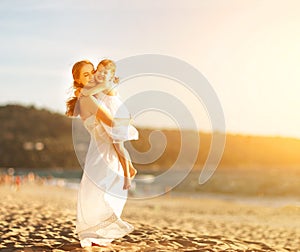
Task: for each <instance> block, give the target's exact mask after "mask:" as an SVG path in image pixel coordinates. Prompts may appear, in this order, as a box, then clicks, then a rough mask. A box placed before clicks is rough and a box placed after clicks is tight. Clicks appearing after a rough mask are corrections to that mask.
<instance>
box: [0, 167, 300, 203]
mask: <svg viewBox="0 0 300 252" xmlns="http://www.w3.org/2000/svg"><path fill="white" fill-rule="evenodd" d="M0 172H1V174H4V173H7V169H6V168H2V169H0ZM29 172H34V173H35V174H36V175H37V176H38V177H39V178H40V179H43V181H44V183H46V184H48V185H57V186H63V187H68V188H71V189H74V190H78V188H79V184H80V180H81V176H82V170H65V169H38V170H37V169H21V168H17V169H14V176H16V175H19V176H20V177H24V176H26V175H27V174H28V173H29ZM186 175H187V176H186ZM199 175H200V171H192V172H190V173H188V174H186V173H184V172H182V171H172V173H165V172H158V171H156V172H151V171H145V170H143V171H140V170H139V172H138V175H137V176H136V178H135V179H134V181H133V183H132V188H131V189H130V190H129V192H130V194H131V195H132V196H134V197H137V198H143V197H144V198H147V197H156V196H159V195H162V194H165V193H168V194H169V195H170V196H179V197H191V198H214V199H221V200H228V201H239V202H247V203H248V204H260V205H269V206H284V205H292V206H299V207H300V168H293V169H291V168H286V167H276V168H275V167H274V168H270V167H268V169H266V168H264V167H258V166H257V167H253V168H251V169H250V168H247V169H242V168H239V169H237V168H231V169H230V168H227V169H217V170H216V171H215V173H214V174H213V176H212V177H211V178H210V179H209V180H208V181H207V182H206V183H205V184H203V185H200V184H199V183H198V179H199Z"/></svg>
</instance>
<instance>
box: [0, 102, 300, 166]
mask: <svg viewBox="0 0 300 252" xmlns="http://www.w3.org/2000/svg"><path fill="white" fill-rule="evenodd" d="M0 121H1V123H0V167H20V168H21V167H22V168H54V167H63V168H68V169H74V168H79V167H80V164H81V165H82V162H84V154H85V152H86V150H87V147H88V140H89V139H88V138H87V136H88V134H87V132H86V131H85V129H78V131H77V132H76V134H77V135H76V136H78V137H77V138H76V139H75V145H74V144H73V140H74V139H73V138H72V119H70V118H67V117H66V116H64V115H62V114H59V113H54V112H51V111H49V110H46V109H37V108H35V107H34V106H27V107H25V106H21V105H6V106H1V107H0ZM78 121H80V120H78ZM138 130H139V135H140V138H139V140H137V141H132V142H131V144H132V146H133V147H134V148H136V150H138V151H139V152H147V151H149V150H150V149H151V148H152V151H154V152H155V150H159V149H160V148H161V147H162V143H163V139H162V138H160V137H152V138H151V137H150V138H149V136H150V135H151V132H153V129H145V128H139V129H138ZM155 130H157V129H155ZM161 132H162V133H163V134H164V135H165V139H166V143H167V145H166V148H165V149H164V151H163V153H162V154H161V155H159V156H158V158H157V159H156V160H154V161H153V162H151V163H148V164H137V166H138V167H140V168H143V167H145V168H157V169H165V168H168V167H170V166H171V165H172V164H174V163H175V162H176V160H177V158H178V156H179V153H180V151H181V154H180V156H181V157H182V158H181V159H180V160H179V164H180V165H186V164H188V163H189V162H191V160H190V153H192V152H193V150H194V148H196V146H197V144H198V141H199V140H200V149H199V153H198V155H197V160H196V163H195V166H196V167H197V166H199V167H201V166H202V165H203V163H204V162H205V160H206V158H207V155H208V152H209V148H210V142H211V138H212V135H211V134H208V133H202V132H193V131H185V132H184V136H185V141H187V142H185V145H184V146H185V147H184V148H181V145H182V141H181V132H179V131H178V130H166V129H164V130H161ZM215 134H218V133H217V132H215ZM81 136H82V139H80V137H81ZM197 137H198V138H197ZM149 139H150V140H153V141H150V140H149ZM76 141H78V142H76ZM80 141H81V142H80ZM186 143H189V144H186ZM127 145H130V144H129V143H127ZM74 146H75V150H76V148H77V150H76V153H77V156H78V157H79V160H78V158H77V156H76V154H75V150H74ZM80 146H81V147H82V148H81V147H80ZM299 153H300V139H294V138H284V137H264V136H248V135H236V134H227V135H226V147H225V151H224V154H223V158H222V161H221V163H220V165H224V166H244V165H246V166H247V165H253V164H254V165H257V164H259V165H295V164H300V155H299ZM135 158H136V157H135V154H134V153H133V159H135ZM177 161H178V160H177Z"/></svg>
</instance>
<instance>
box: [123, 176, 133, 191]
mask: <svg viewBox="0 0 300 252" xmlns="http://www.w3.org/2000/svg"><path fill="white" fill-rule="evenodd" d="M130 186H131V179H130V178H128V177H124V185H123V190H128V189H129V188H130Z"/></svg>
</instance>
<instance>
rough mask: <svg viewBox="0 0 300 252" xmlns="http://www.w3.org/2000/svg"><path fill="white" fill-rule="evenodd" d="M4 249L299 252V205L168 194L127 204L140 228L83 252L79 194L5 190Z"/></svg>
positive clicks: (30, 187)
mask: <svg viewBox="0 0 300 252" xmlns="http://www.w3.org/2000/svg"><path fill="white" fill-rule="evenodd" d="M0 192H1V205H0V216H1V217H0V218H1V219H0V234H1V235H0V237H1V240H0V250H1V251H300V207H297V206H291V205H285V206H280V207H274V206H273V207H267V206H261V205H260V206H259V205H255V204H253V203H252V204H246V203H237V202H235V201H229V200H216V199H209V198H204V199H193V198H188V197H185V198H184V197H180V198H179V197H174V196H170V195H164V196H161V197H157V198H153V199H147V200H132V199H130V200H128V201H127V203H126V205H125V208H124V211H123V215H122V219H124V220H126V221H128V222H129V223H131V224H133V225H134V227H135V230H134V231H133V232H132V233H130V234H129V235H127V236H125V237H123V238H121V239H117V240H115V241H113V242H112V244H111V245H110V246H109V247H107V248H103V247H91V248H86V249H82V248H81V247H80V243H79V240H78V239H77V236H76V234H75V233H74V229H75V221H76V201H77V191H76V190H73V189H69V188H65V187H58V186H45V185H36V184H25V185H22V186H21V188H20V190H18V191H16V190H15V188H14V187H11V186H8V185H1V186H0Z"/></svg>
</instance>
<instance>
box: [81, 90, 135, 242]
mask: <svg viewBox="0 0 300 252" xmlns="http://www.w3.org/2000/svg"><path fill="white" fill-rule="evenodd" d="M104 98H105V99H104ZM99 103H101V104H102V105H103V106H106V108H107V109H108V110H109V111H110V112H111V113H112V114H113V115H116V112H117V111H118V110H119V108H120V105H122V103H121V102H120V100H119V99H118V97H116V96H112V97H110V96H108V95H104V96H101V97H100V98H99ZM84 126H85V128H86V129H87V130H88V132H89V133H90V135H91V140H90V145H89V149H88V152H87V155H86V159H85V164H84V171H83V175H82V179H81V183H80V187H79V191H78V200H77V220H76V230H75V232H76V233H77V234H78V237H79V240H80V244H81V246H82V247H87V246H91V243H92V242H94V243H97V244H99V245H107V244H109V243H110V242H112V241H113V240H114V239H116V238H121V237H123V236H125V235H126V234H129V233H130V232H132V231H133V230H134V227H133V225H132V224H130V223H128V222H126V221H124V220H122V219H121V214H122V211H123V208H124V205H125V203H126V200H127V194H128V190H123V184H124V173H123V169H122V166H121V163H120V162H119V159H118V156H117V153H116V151H115V149H114V147H113V144H112V143H113V142H120V141H126V140H133V139H138V132H137V130H136V129H135V128H134V127H133V126H131V125H127V127H125V126H117V127H116V128H115V129H112V128H109V127H107V126H106V125H103V124H102V123H99V121H98V120H97V119H96V116H95V115H92V116H90V117H88V118H87V119H85V121H84Z"/></svg>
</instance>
